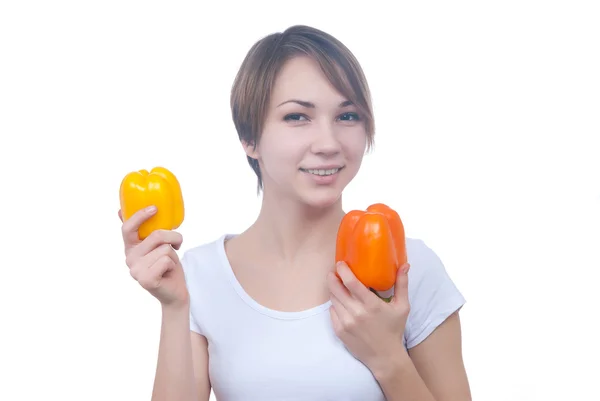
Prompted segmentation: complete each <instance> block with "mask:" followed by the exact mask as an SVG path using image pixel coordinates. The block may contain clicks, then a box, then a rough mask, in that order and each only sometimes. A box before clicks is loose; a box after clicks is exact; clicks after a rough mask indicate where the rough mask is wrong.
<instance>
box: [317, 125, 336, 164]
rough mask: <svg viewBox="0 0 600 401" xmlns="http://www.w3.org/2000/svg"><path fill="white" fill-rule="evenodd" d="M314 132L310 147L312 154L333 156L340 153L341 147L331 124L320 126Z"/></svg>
mask: <svg viewBox="0 0 600 401" xmlns="http://www.w3.org/2000/svg"><path fill="white" fill-rule="evenodd" d="M315 131H316V132H315V138H314V140H313V143H312V147H311V151H312V152H313V153H315V154H320V155H324V156H333V155H336V154H338V153H339V152H340V149H341V145H340V142H339V141H338V139H337V135H336V131H335V127H334V126H333V125H332V124H330V123H329V124H328V123H323V124H320V125H319V126H318V128H317V129H316V130H315Z"/></svg>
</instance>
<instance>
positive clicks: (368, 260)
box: [335, 203, 408, 301]
mask: <svg viewBox="0 0 600 401" xmlns="http://www.w3.org/2000/svg"><path fill="white" fill-rule="evenodd" d="M405 241H406V240H405V233H404V225H403V224H402V220H401V219H400V216H399V215H398V213H397V212H396V211H395V210H393V209H392V208H390V207H389V206H387V205H385V204H383V203H376V204H373V205H371V206H369V207H368V208H367V209H366V211H363V210H352V211H350V212H348V213H347V214H346V215H345V216H344V218H343V219H342V221H341V223H340V226H339V229H338V233H337V242H336V256H335V258H336V262H337V261H344V262H346V264H347V265H348V267H349V268H350V269H351V270H352V272H353V273H354V275H355V276H356V278H357V279H358V280H359V281H360V282H361V283H363V284H364V285H365V286H366V287H368V288H369V289H371V291H373V292H375V293H376V294H377V291H388V290H390V289H391V288H392V287H393V286H394V285H395V283H396V275H397V273H398V269H399V268H400V267H401V266H402V265H403V264H404V263H406V262H407V260H408V259H407V255H406V242H405ZM378 295H379V294H378ZM385 300H386V301H389V299H385Z"/></svg>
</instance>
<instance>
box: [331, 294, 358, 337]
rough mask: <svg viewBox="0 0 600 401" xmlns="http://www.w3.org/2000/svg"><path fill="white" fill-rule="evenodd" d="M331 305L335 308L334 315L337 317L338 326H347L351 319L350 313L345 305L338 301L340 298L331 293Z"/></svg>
mask: <svg viewBox="0 0 600 401" xmlns="http://www.w3.org/2000/svg"><path fill="white" fill-rule="evenodd" d="M331 306H332V307H333V309H335V315H336V318H337V322H338V325H339V328H340V329H341V328H343V327H348V326H349V325H350V324H351V322H352V321H353V319H352V315H351V314H350V312H349V311H348V309H346V307H345V306H344V304H343V303H342V302H341V301H340V299H339V298H338V297H336V296H335V295H334V294H331Z"/></svg>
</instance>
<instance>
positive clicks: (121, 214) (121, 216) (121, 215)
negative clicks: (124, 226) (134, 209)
mask: <svg viewBox="0 0 600 401" xmlns="http://www.w3.org/2000/svg"><path fill="white" fill-rule="evenodd" d="M117 214H118V215H119V219H120V220H121V223H122V222H123V212H122V211H121V209H119V212H118V213H117Z"/></svg>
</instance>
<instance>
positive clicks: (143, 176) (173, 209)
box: [119, 167, 185, 240]
mask: <svg viewBox="0 0 600 401" xmlns="http://www.w3.org/2000/svg"><path fill="white" fill-rule="evenodd" d="M119 198H120V202H121V213H122V214H123V220H124V221H126V220H127V219H129V218H130V217H131V216H132V215H133V214H134V213H136V212H137V211H138V210H141V209H143V208H145V207H147V206H151V205H154V206H156V208H157V212H156V214H155V215H154V216H152V217H151V218H149V219H148V220H146V221H145V222H144V223H142V225H141V226H140V228H139V230H138V236H139V238H140V239H142V240H143V239H144V238H146V237H148V236H149V235H150V234H151V233H152V232H153V231H155V230H159V229H162V230H174V229H176V228H178V227H179V226H180V225H181V223H183V218H184V214H185V209H184V205H183V196H182V193H181V186H180V185H179V181H178V180H177V178H176V177H175V175H174V174H173V173H171V172H170V171H169V170H167V169H166V168H164V167H155V168H153V169H152V170H151V171H150V172H148V171H147V170H140V171H134V172H131V173H129V174H127V175H126V176H125V177H124V178H123V180H122V181H121V187H120V190H119Z"/></svg>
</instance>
